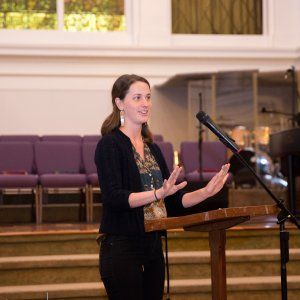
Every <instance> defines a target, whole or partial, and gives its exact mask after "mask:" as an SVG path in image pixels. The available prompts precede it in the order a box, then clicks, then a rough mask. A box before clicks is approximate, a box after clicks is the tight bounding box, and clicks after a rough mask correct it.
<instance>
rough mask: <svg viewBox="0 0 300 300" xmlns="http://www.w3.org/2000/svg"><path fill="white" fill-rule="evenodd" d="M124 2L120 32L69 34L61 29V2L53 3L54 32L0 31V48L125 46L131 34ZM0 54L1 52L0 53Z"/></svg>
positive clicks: (129, 8)
mask: <svg viewBox="0 0 300 300" xmlns="http://www.w3.org/2000/svg"><path fill="white" fill-rule="evenodd" d="M133 1H134V0H124V14H125V18H126V29H125V30H124V31H107V32H100V31H97V32H83V31H77V32H71V31H65V30H64V29H63V28H64V19H63V18H64V5H63V4H64V0H56V3H57V21H58V23H57V24H58V28H57V29H53V30H46V29H41V30H28V29H24V30H19V29H1V30H0V46H1V48H3V49H5V48H12V47H13V48H15V49H18V48H20V49H21V48H31V49H32V48H35V49H37V50H38V49H48V50H51V49H52V50H53V49H59V48H61V49H67V48H72V49H74V48H77V49H80V48H85V47H91V49H93V48H98V47H100V46H114V45H128V44H130V42H131V35H132V31H133V26H132V23H133V14H132V6H133V5H132V2H133ZM0 53H1V51H0Z"/></svg>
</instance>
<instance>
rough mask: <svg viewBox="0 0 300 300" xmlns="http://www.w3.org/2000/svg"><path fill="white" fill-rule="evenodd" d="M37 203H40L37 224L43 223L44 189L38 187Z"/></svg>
mask: <svg viewBox="0 0 300 300" xmlns="http://www.w3.org/2000/svg"><path fill="white" fill-rule="evenodd" d="M37 198H38V199H37V201H38V212H37V224H42V222H43V188H42V187H41V186H38V188H37Z"/></svg>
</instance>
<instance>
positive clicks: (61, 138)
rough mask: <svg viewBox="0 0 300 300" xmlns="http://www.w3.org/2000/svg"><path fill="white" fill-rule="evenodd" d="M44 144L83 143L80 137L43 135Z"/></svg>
mask: <svg viewBox="0 0 300 300" xmlns="http://www.w3.org/2000/svg"><path fill="white" fill-rule="evenodd" d="M41 140H42V141H44V142H77V143H81V141H82V138H81V136H80V135H43V136H42V138H41Z"/></svg>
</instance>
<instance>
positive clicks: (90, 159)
mask: <svg viewBox="0 0 300 300" xmlns="http://www.w3.org/2000/svg"><path fill="white" fill-rule="evenodd" d="M97 143H98V142H83V143H82V158H83V165H84V170H85V172H86V174H87V180H88V184H89V186H88V194H89V209H90V212H89V217H90V220H89V221H90V222H92V221H93V216H94V193H95V192H97V193H100V187H99V181H98V174H97V168H96V165H95V162H94V156H95V150H96V146H97Z"/></svg>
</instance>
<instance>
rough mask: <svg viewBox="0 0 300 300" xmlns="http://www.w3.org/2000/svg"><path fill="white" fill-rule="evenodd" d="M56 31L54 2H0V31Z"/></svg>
mask: <svg viewBox="0 0 300 300" xmlns="http://www.w3.org/2000/svg"><path fill="white" fill-rule="evenodd" d="M3 28H5V29H56V28H57V19H56V0H40V1H36V0H18V1H9V0H0V29H3Z"/></svg>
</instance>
